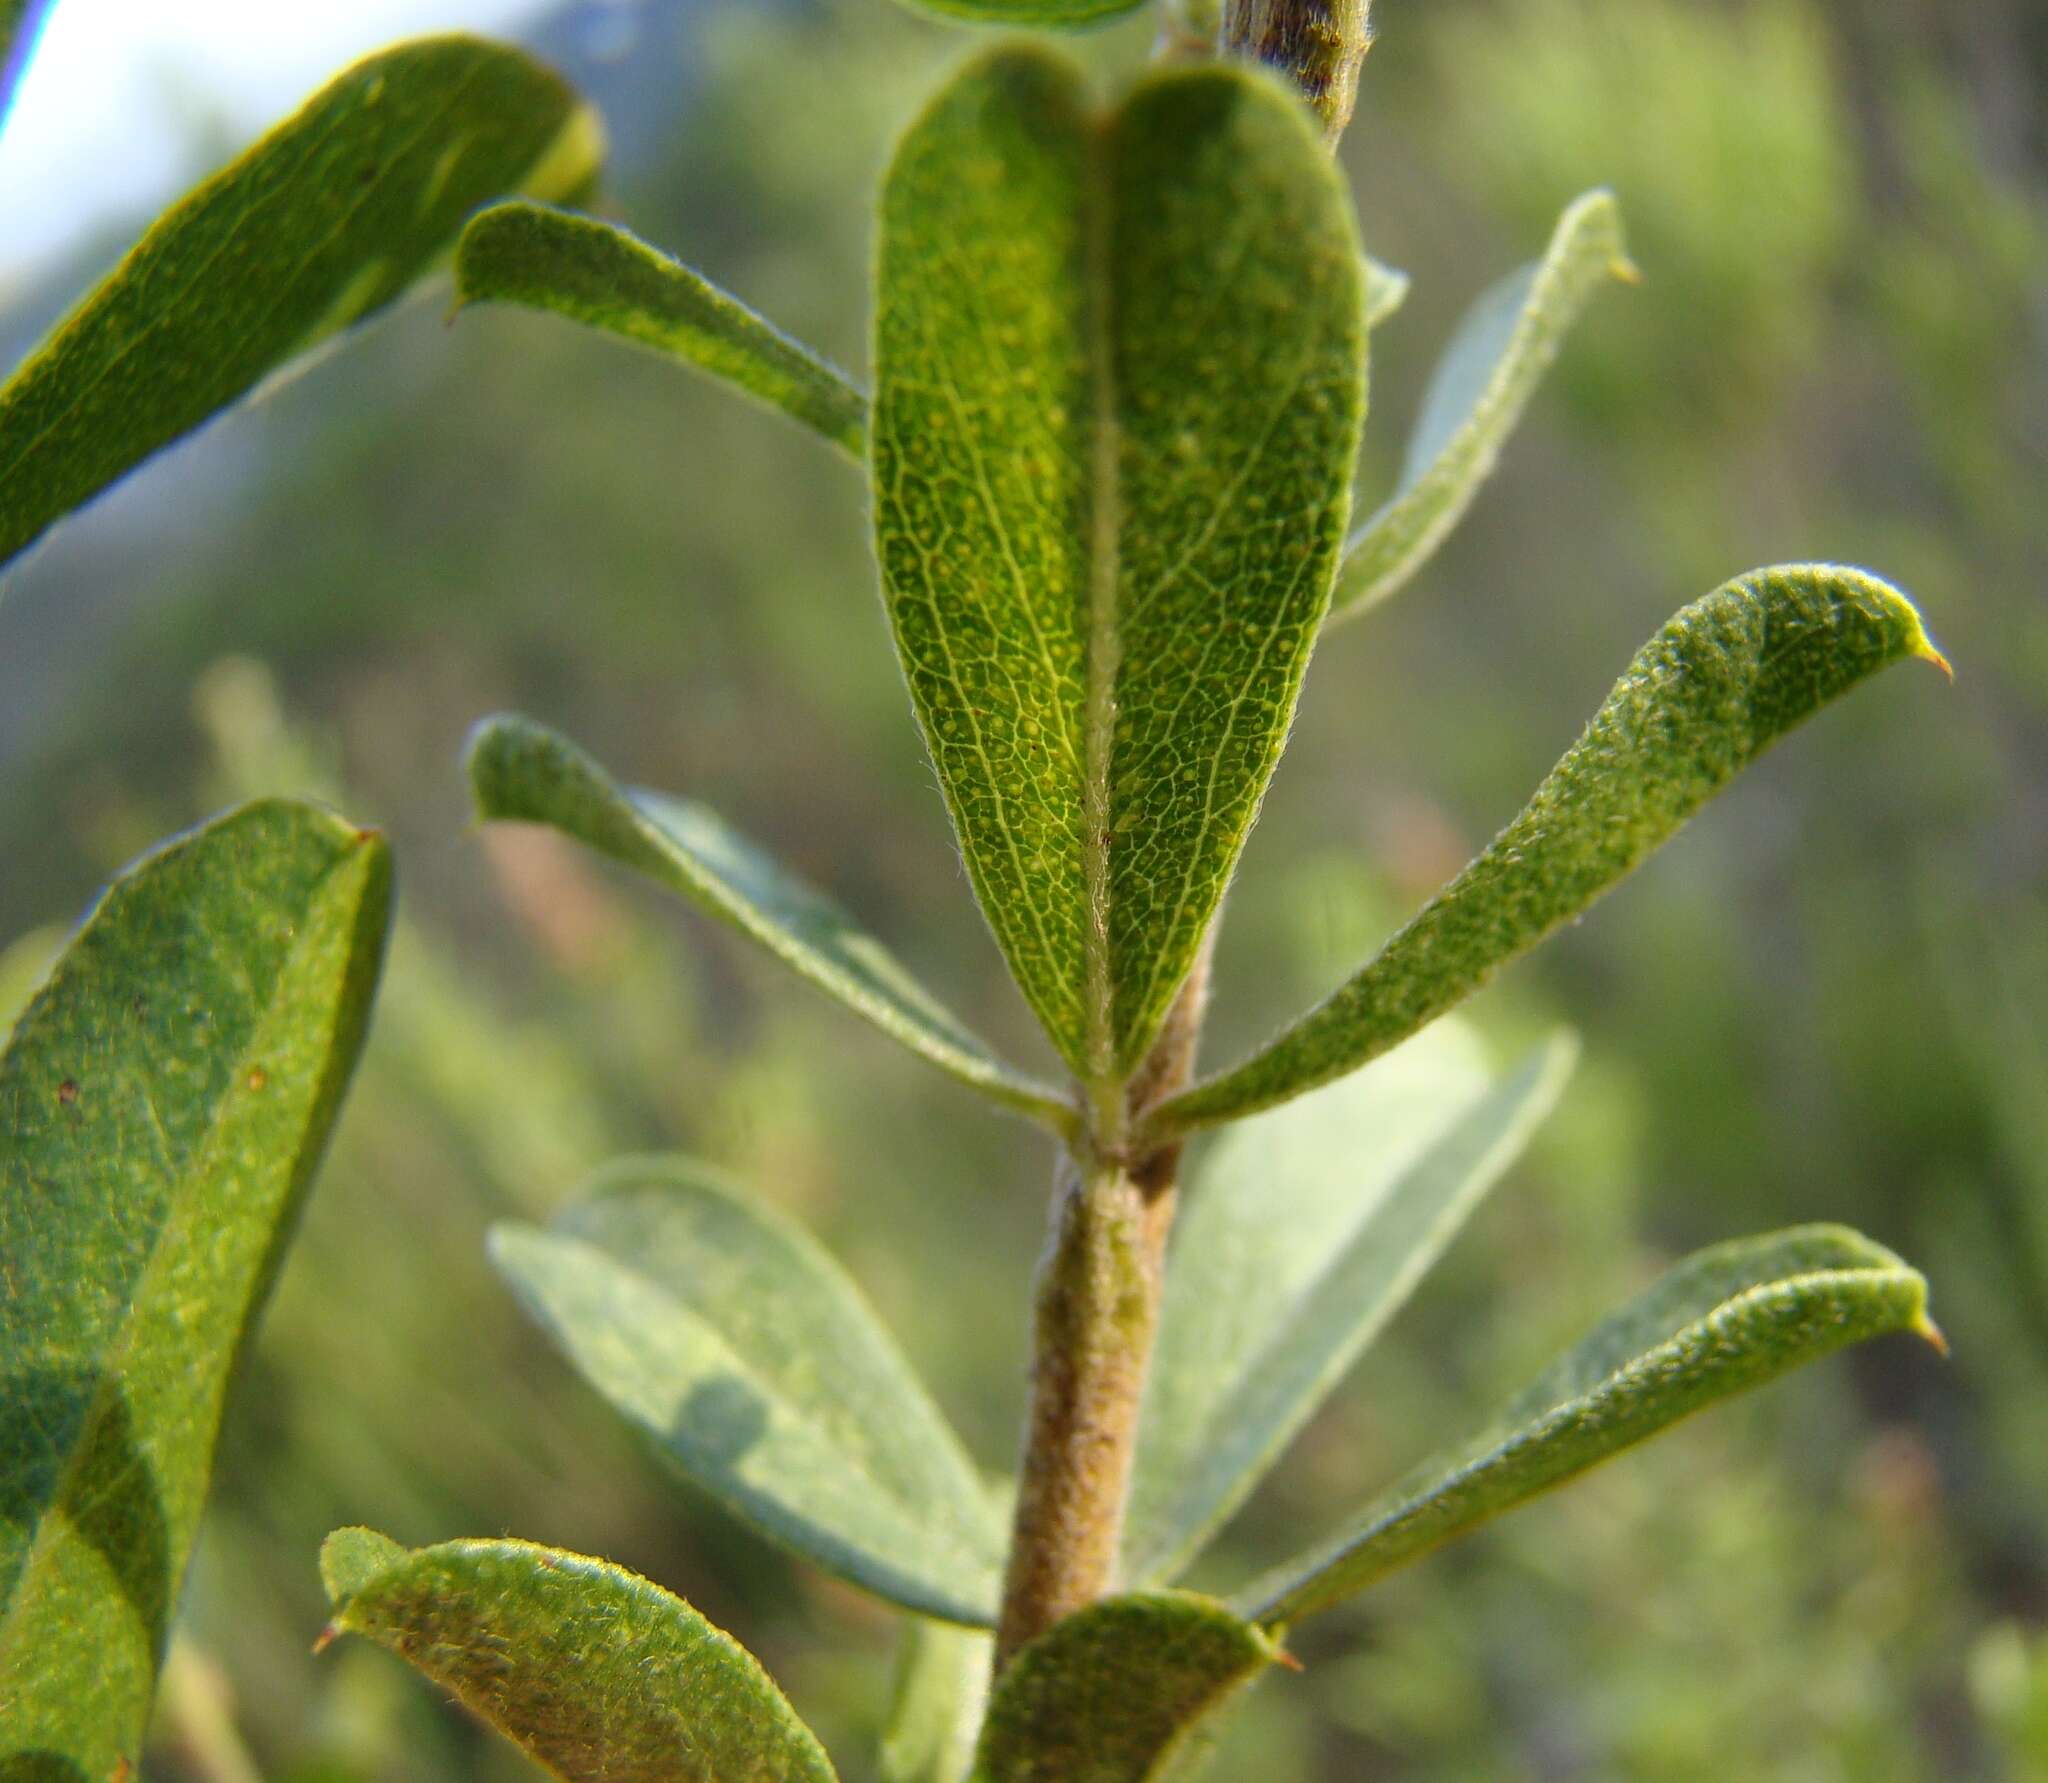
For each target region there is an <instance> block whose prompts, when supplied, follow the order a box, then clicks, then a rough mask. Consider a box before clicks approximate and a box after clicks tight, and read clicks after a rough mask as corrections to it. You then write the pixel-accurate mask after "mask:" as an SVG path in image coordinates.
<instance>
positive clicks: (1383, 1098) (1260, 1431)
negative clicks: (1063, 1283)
mask: <svg viewBox="0 0 2048 1783" xmlns="http://www.w3.org/2000/svg"><path fill="white" fill-rule="evenodd" d="M1576 1051H1577V1048H1576V1046H1575V1044H1574V1043H1573V1042H1572V1040H1571V1038H1570V1037H1569V1036H1568V1035H1559V1036H1557V1037H1555V1038H1554V1039H1552V1040H1551V1041H1550V1042H1548V1043H1547V1044H1546V1045H1543V1046H1540V1047H1538V1048H1536V1050H1535V1051H1533V1052H1532V1053H1530V1054H1529V1056H1528V1057H1527V1058H1526V1059H1524V1060H1523V1061H1522V1063H1521V1064H1520V1065H1519V1066H1518V1067H1517V1068H1516V1069H1515V1070H1514V1071H1513V1072H1512V1073H1510V1074H1509V1075H1507V1076H1505V1077H1503V1078H1500V1079H1498V1080H1495V1079H1493V1078H1492V1077H1491V1076H1490V1074H1489V1073H1488V1071H1487V1070H1486V1066H1485V1059H1484V1055H1483V1053H1482V1052H1481V1050H1480V1049H1479V1047H1478V1044H1477V1042H1476V1040H1475V1039H1474V1038H1473V1037H1472V1036H1471V1035H1470V1034H1469V1033H1468V1032H1467V1031H1466V1030H1464V1029H1463V1028H1461V1027H1459V1026H1457V1025H1456V1024H1455V1023H1449V1022H1446V1023H1442V1024H1440V1025H1438V1026H1437V1027H1435V1028H1432V1029H1431V1030H1429V1032H1428V1033H1426V1034H1419V1035H1417V1036H1416V1037H1415V1038H1414V1039H1413V1040H1411V1041H1409V1042H1408V1043H1407V1045H1405V1046H1403V1047H1401V1048H1399V1049H1398V1050H1396V1051H1395V1052H1393V1053H1390V1054H1389V1055H1388V1056H1387V1057H1386V1058H1385V1059H1383V1060H1381V1061H1380V1062H1379V1063H1378V1064H1377V1065H1375V1066H1373V1067H1372V1068H1371V1069H1370V1070H1368V1071H1364V1072H1361V1073H1359V1074H1358V1075H1357V1076H1356V1077H1354V1078H1352V1079H1350V1080H1349V1081H1347V1082H1345V1083H1342V1084H1334V1085H1332V1086H1331V1087H1330V1088H1328V1089H1326V1090H1323V1091H1321V1092H1319V1093H1318V1094H1316V1095H1314V1096H1309V1097H1305V1098H1304V1099H1302V1100H1301V1101H1299V1102H1295V1103H1292V1104H1290V1105H1289V1106H1287V1107H1285V1108H1282V1109H1277V1110H1275V1111H1274V1112H1273V1113H1271V1114H1267V1115H1263V1116H1261V1117H1259V1118H1258V1119H1257V1120H1253V1121H1250V1122H1247V1123H1246V1124H1245V1125H1244V1126H1242V1127H1239V1128H1235V1129H1233V1130H1232V1131H1231V1132H1230V1133H1228V1134H1226V1135H1225V1136H1224V1138H1223V1139H1222V1140H1220V1141H1219V1142H1218V1144H1217V1148H1216V1150H1215V1151H1214V1152H1212V1153H1211V1154H1210V1156H1209V1157H1208V1158H1207V1159H1206V1160H1204V1162H1203V1164H1202V1166H1201V1168H1200V1170H1199V1171H1198V1172H1197V1174H1196V1177H1195V1182H1194V1188H1193V1192H1192V1194H1191V1196H1190V1199H1189V1204H1188V1211H1187V1214H1186V1217H1185V1218H1184V1219H1183V1220H1182V1221H1181V1223H1180V1228H1179V1230H1178V1232H1177V1233H1176V1235H1175V1245H1174V1250H1173V1254H1172V1257H1171V1259H1170V1260H1169V1263H1168V1267H1167V1275H1166V1299H1165V1306H1164V1308H1163V1310H1162V1313H1161V1329H1160V1337H1159V1347H1158V1349H1157V1351H1156V1352H1155V1353H1154V1355H1153V1358H1152V1364H1151V1368H1150V1370H1149V1372H1148V1374H1147V1376H1146V1382H1145V1412H1144V1422H1143V1424H1142V1425H1141V1427H1140V1431H1139V1438H1138V1460H1137V1468H1136V1473H1135V1477H1134V1478H1133V1480H1132V1482H1131V1508H1130V1513H1129V1520H1128V1521H1127V1523H1126V1524H1125V1527H1124V1567H1123V1577H1125V1578H1126V1579H1128V1580H1130V1581H1131V1582H1132V1583H1134V1584H1151V1583H1154V1582H1156V1581H1160V1580H1165V1579H1170V1578H1172V1577H1173V1576H1174V1575H1175V1574H1177V1573H1178V1572H1180V1571H1181V1570H1182V1569H1183V1568H1184V1567H1185V1566H1186V1565H1187V1564H1188V1562H1190V1561H1191V1560H1193V1559H1194V1557H1195V1555H1196V1554H1198V1553H1199V1552H1200V1551H1201V1550H1202V1548H1203V1547H1204V1546H1205V1545H1206V1544H1207V1543H1208V1541H1209V1539H1210V1538H1211V1537H1212V1536H1213V1535H1214V1534H1215V1532H1216V1530H1217V1529H1218V1528H1220V1527H1221V1526H1222V1525H1223V1524H1224V1523H1225V1522H1226V1521H1227V1520H1228V1519H1229V1518H1230V1516H1231V1515H1232V1513H1233V1512H1235V1511H1236V1509H1237V1508H1238V1506H1239V1505H1241V1504H1242V1503H1243V1502H1244V1501H1245V1499H1246V1498H1247V1497H1248V1496H1249V1495H1250V1493H1251V1490H1252V1488H1253V1487H1254V1486H1256V1485H1257V1484H1258V1482H1259V1481H1260V1480H1261V1479H1262V1478H1263V1477H1264V1476H1265V1474H1266V1473H1267V1471H1268V1470H1269V1469H1270V1468H1271V1467H1272V1465H1273V1463H1274V1462H1275V1461H1276V1460H1277V1459H1278V1458H1279V1455H1280V1453H1281V1451H1282V1450H1283V1449H1284V1448H1285V1447H1286V1446H1287V1444H1288V1443H1290V1442H1292V1441H1293V1439H1294V1438H1295V1437H1296V1436H1297V1435H1299V1434H1300V1432H1301V1429H1302V1426H1303V1425H1304V1424H1306V1423H1307V1422H1308V1420H1309V1418H1310V1417H1311V1416H1312V1415H1313V1413H1314V1412H1315V1409H1316V1407H1317V1406H1318V1405H1320V1404H1321V1403H1322V1401H1323V1400H1324V1399H1325V1398H1326V1397H1327V1396H1328V1394H1329V1392H1330V1390H1331V1388H1333V1387H1334V1386H1336V1384H1337V1382H1338V1381H1339V1380H1340V1379H1342V1377H1343V1375H1344V1373H1345V1371H1346V1370H1347V1369H1349V1368H1350V1367H1351V1365H1352V1364H1353V1363H1354V1362H1355V1361H1356V1360H1357V1359H1358V1357H1359V1356H1360V1354H1362V1353H1363V1351H1364V1350H1365V1347H1366V1346H1367V1345H1368V1344H1369V1343H1371V1342H1372V1340H1373V1339H1374V1338H1375V1337H1376V1336H1377V1335H1378V1334H1379V1333H1380V1331H1381V1330H1383V1329H1384V1328H1385V1326H1386V1323H1387V1321H1388V1320H1389V1319H1391V1318H1392V1317H1393V1316H1394V1314H1395V1313H1396V1312H1397V1311H1398V1310H1399V1309H1400V1308H1401V1306H1402V1305H1403V1304H1404V1303H1405V1302H1406V1300H1407V1298H1408V1296H1409V1295H1410V1294H1411V1293H1413V1292H1414V1290H1415V1287H1416V1285H1417V1284H1418V1283H1419V1282H1420V1281H1421V1280H1422V1278H1423V1277H1424V1276H1425V1275H1426V1274H1427V1273H1428V1272H1429V1270H1430V1268H1431V1266H1432V1265H1433V1264H1434V1263H1435V1262H1436V1260H1437V1258H1438V1257H1439V1256H1441V1255H1442V1254H1443V1252H1444V1250H1445V1249H1446V1247H1448V1245H1449V1244H1450V1242H1451V1240H1452V1239H1453V1238H1455V1237H1456V1236H1457V1234H1458V1231H1459V1228H1460V1227H1462V1226H1463V1225H1464V1223H1465V1219H1466V1216H1467V1215H1468V1214H1470V1213H1471V1212H1472V1210H1473V1209H1474V1208H1475V1207H1476V1206H1477V1205H1478V1204H1479V1201H1480V1199H1481V1197H1482V1196H1484V1195H1485V1193H1486V1191H1487V1190H1488V1189H1489V1188H1491V1187H1492V1186H1493V1184H1494V1182H1495V1181H1496V1180H1497V1179H1498V1178H1499V1176H1500V1174H1501V1172H1502V1171H1504V1170H1505V1169H1506V1168H1507V1167H1508V1165H1509V1164H1511V1163H1512V1162H1513V1161H1514V1159H1515V1157H1516V1156H1517V1154H1518V1153H1519V1152H1520V1151H1521V1149H1522V1147H1523V1146H1524V1145H1525V1144H1526V1143H1527V1142H1528V1139H1529V1136H1530V1135H1531V1134H1532V1133H1533V1132H1534V1131H1535V1130H1536V1127H1537V1126H1538V1124H1540V1123H1541V1121H1542V1120H1543V1118H1544V1116H1545V1115H1547V1114H1548V1113H1549V1112H1550V1110H1551V1108H1552V1106H1553V1105H1554V1104H1555V1103H1556V1101H1557V1097H1558V1095H1559V1093H1560V1092H1561V1091H1562V1090H1563V1088H1564V1083H1565V1079H1566V1078H1567V1077H1568V1076H1569V1075H1570V1073H1571V1067H1572V1063H1573V1059H1574V1057H1575V1055H1576Z"/></svg>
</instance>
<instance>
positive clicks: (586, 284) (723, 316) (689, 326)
mask: <svg viewBox="0 0 2048 1783" xmlns="http://www.w3.org/2000/svg"><path fill="white" fill-rule="evenodd" d="M455 291H456V295H457V297H458V298H460V300H461V301H462V302H464V303H517V304H523V305H525V306H526V307H527V308H529V309H539V310H551V311H553V312H554V313H555V314H556V315H560V316H567V317H569V318H570V319H571V320H573V321H577V322H582V323H585V324H587V325H588V326H590V327H592V328H602V329H604V330H606V331H607V332H609V333H612V334H616V335H619V336H621V337H623V338H624V339H626V340H629V341H634V342H637V343H638V344H639V345H641V346H643V347H652V348H653V349H654V350H655V351H656V352H658V353H663V354H666V355H667V356H668V357H669V358H671V359H676V360H680V361H681V362H682V363H683V364H685V365H690V366H694V367H696V368H697V369H698V370H699V371H703V372H708V373H709V374H710V375H711V376H713V377H715V378H723V379H724V380H725V381H726V382H727V383H729V384H733V385H735V386H737V387H738V388H739V389H741V390H743V391H745V392H746V393H747V394H748V395H750V396H752V397H755V398H756V399H758V400H759V401H761V402H764V403H766V404H768V406H769V407H771V408H777V409H781V410H782V411H783V412H784V413H785V414H787V415H790V416H792V417H793V418H794V419H796V420H798V421H801V422H802V423H803V424H804V425H805V426H806V427H811V428H815V429H816V430H817V431H818V432H819V433H821V434H823V435H824V436H825V437H826V438H827V439H828V440H830V441H831V442H832V443H833V444H834V445H836V446H838V447H839V448H840V449H841V450H843V451H845V452H848V453H850V454H851V455H852V456H854V457H855V458H859V457H862V456H863V455H864V453H865V452H866V449H867V422H868V403H867V398H866V397H865V396H864V395H862V394H861V392H860V391H858V390H856V389H855V388H854V387H853V385H852V384H850V383H849V382H848V381H847V379H846V377H845V375H844V374H843V373H841V372H839V371H836V370H835V369H834V368H833V367H831V366H830V365H828V364H826V363H825V361H824V360H823V359H821V358H819V357H818V355H817V354H815V353H813V352H812V351H811V350H810V349H809V348H808V347H806V346H803V345H802V344H801V343H799V342H797V341H793V340H791V339H790V338H789V336H787V335H786V334H783V333H782V332H781V331H780V330H779V329H777V328H775V327H774V326H772V325H771V324H770V323H768V322H766V321H764V320H763V319H762V318H761V317H760V316H757V315H756V314H755V313H754V312H753V311H752V310H750V309H748V308H747V306H746V305H745V304H743V303H741V302H740V300H739V299H738V298H736V297H733V296H731V295H730V294H729V293H727V292H724V291H721V290H720V289H719V288H718V287H717V286H716V285H714V284H712V283H711V282H710V281H709V280H708V279H706V278H705V277H704V276H703V275H702V274H701V273H698V272H695V271H693V270H691V268H689V267H687V266H685V265H683V264H682V263H681V262H680V261H678V260H671V259H670V258H669V257H668V256H667V255H666V254H663V253H660V252H658V251H657V250H655V249H654V248H651V247H649V246H648V245H647V244H646V243H645V242H643V241H640V240H638V239H637V238H635V237H634V236H631V235H628V234H627V233H626V232H625V231H624V230H623V229H615V228H613V227H612V226H611V225H610V224H609V223H601V222H599V221H598V220H597V219H596V218H595V217H585V216H579V215H577V214H576V213H575V212H573V211H563V210H554V209H551V208H550V207H548V206H546V205H540V204H500V205H494V206H492V208H491V209H489V210H487V211H485V212H484V213H483V214H482V215H481V216H479V217H477V218H476V219H474V220H473V221H472V222H471V223H470V225H469V227H468V228H467V229H465V230H464V231H463V232H462V241H461V244H460V246H459V247H458V248H457V250H456V256H455Z"/></svg>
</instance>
